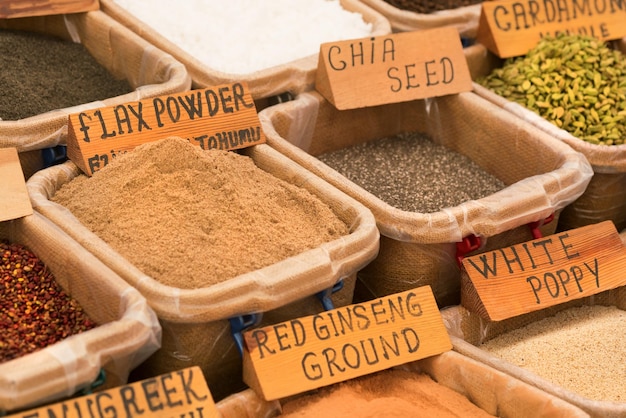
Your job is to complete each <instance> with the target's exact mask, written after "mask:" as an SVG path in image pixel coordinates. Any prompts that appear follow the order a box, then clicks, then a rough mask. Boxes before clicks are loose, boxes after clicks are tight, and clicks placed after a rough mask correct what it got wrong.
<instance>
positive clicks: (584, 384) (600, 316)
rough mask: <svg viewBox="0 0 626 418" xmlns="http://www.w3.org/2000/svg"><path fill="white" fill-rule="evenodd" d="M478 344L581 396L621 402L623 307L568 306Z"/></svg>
mask: <svg viewBox="0 0 626 418" xmlns="http://www.w3.org/2000/svg"><path fill="white" fill-rule="evenodd" d="M481 348H482V349H484V350H486V351H488V352H490V353H491V354H493V355H495V356H497V357H500V358H502V359H504V360H506V361H508V362H509V363H512V364H515V365H517V366H520V367H523V368H525V369H528V370H530V371H532V372H533V373H536V374H537V375H538V376H541V377H543V378H545V379H547V380H549V381H550V382H553V383H554V384H556V385H559V386H561V387H563V388H566V389H569V390H571V391H573V392H576V393H578V394H579V395H581V396H584V397H587V398H590V399H595V400H604V401H618V402H623V401H626V391H625V389H624V388H626V311H624V310H621V309H618V308H617V307H615V306H599V305H598V306H581V307H578V308H570V309H567V310H564V311H561V312H559V313H558V314H556V315H555V316H551V317H547V318H544V319H542V320H540V321H537V322H533V323H531V324H529V325H527V326H526V327H522V328H518V329H515V330H512V331H510V332H508V333H506V334H502V335H500V336H498V337H496V338H494V339H492V340H489V341H487V342H485V343H484V344H482V345H481Z"/></svg>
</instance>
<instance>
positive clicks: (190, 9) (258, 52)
mask: <svg viewBox="0 0 626 418" xmlns="http://www.w3.org/2000/svg"><path fill="white" fill-rule="evenodd" d="M115 3H117V4H119V6H121V7H123V8H124V9H125V10H127V11H128V12H130V13H131V14H133V15H134V16H135V17H136V18H137V19H140V20H141V21H143V22H144V23H146V24H147V25H149V26H150V27H151V28H153V29H155V30H156V31H157V32H158V33H160V34H161V35H163V36H164V37H165V38H167V39H168V40H170V41H172V42H173V43H174V44H175V45H176V46H177V47H179V48H181V49H182V50H184V51H186V52H187V53H189V54H191V55H192V56H193V57H195V58H196V59H198V60H199V61H200V62H202V63H203V64H206V65H207V66H208V67H210V68H211V69H213V70H217V71H222V72H225V73H230V74H248V73H252V72H255V71H259V70H263V69H266V68H271V67H274V66H277V65H282V64H285V63H288V62H291V61H294V60H297V59H300V58H304V57H307V56H310V55H316V54H318V53H319V48H320V44H322V43H324V42H332V41H341V40H346V39H354V38H362V37H365V36H369V35H370V34H371V32H372V25H371V24H370V23H367V22H365V21H364V20H363V16H362V15H361V14H359V13H355V12H351V11H348V10H346V9H344V8H343V7H342V6H341V3H340V2H339V0H272V1H258V0H186V1H184V2H178V3H176V2H171V1H169V0H115Z"/></svg>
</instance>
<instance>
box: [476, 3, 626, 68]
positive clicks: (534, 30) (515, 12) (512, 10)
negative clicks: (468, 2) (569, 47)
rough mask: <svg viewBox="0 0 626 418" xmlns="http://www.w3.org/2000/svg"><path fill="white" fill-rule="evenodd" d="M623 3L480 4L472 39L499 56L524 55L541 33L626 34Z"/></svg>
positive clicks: (604, 36)
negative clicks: (476, 29) (478, 18)
mask: <svg viewBox="0 0 626 418" xmlns="http://www.w3.org/2000/svg"><path fill="white" fill-rule="evenodd" d="M625 23H626V2H624V1H609V0H602V1H577V0H544V1H537V0H500V1H493V2H491V1H486V2H483V3H482V7H481V14H480V20H479V24H478V32H477V34H476V40H477V41H478V42H479V43H481V44H483V45H485V47H487V48H488V49H489V50H490V51H491V52H493V53H494V54H496V55H497V56H499V57H500V58H510V57H515V56H520V55H525V54H527V53H528V51H530V50H531V49H532V48H534V47H535V45H537V43H538V42H539V40H540V39H541V38H543V37H544V36H556V35H557V34H559V33H567V34H570V35H589V36H593V37H596V38H598V39H600V40H602V41H607V40H612V39H620V38H622V37H624V36H626V24H625Z"/></svg>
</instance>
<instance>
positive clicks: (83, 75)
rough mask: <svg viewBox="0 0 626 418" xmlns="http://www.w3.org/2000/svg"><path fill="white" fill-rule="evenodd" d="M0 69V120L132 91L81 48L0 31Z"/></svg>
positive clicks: (47, 38)
mask: <svg viewBox="0 0 626 418" xmlns="http://www.w3.org/2000/svg"><path fill="white" fill-rule="evenodd" d="M0 67H1V68H2V71H0V86H2V94H0V120H18V119H23V118H27V117H30V116H34V115H38V114H41V113H45V112H48V111H51V110H56V109H62V108H66V107H71V106H76V105H80V104H83V103H90V102H93V101H98V100H103V99H107V98H109V97H115V96H119V95H122V94H126V93H128V92H130V91H132V88H131V87H130V86H129V84H128V82H127V81H126V80H118V79H116V78H114V77H113V75H112V74H111V73H109V72H108V71H107V70H106V69H105V68H104V67H103V66H101V65H100V64H99V63H98V62H97V61H96V60H95V58H94V57H93V56H91V54H90V53H89V52H88V51H87V49H86V48H85V47H84V45H82V44H79V43H74V42H71V41H66V40H62V39H59V38H55V37H52V36H48V35H44V34H37V33H34V32H26V31H24V32H23V31H10V30H0Z"/></svg>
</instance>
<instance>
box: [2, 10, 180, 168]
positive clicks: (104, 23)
mask: <svg viewBox="0 0 626 418" xmlns="http://www.w3.org/2000/svg"><path fill="white" fill-rule="evenodd" d="M0 29H14V30H23V31H30V32H38V33H43V34H47V35H51V36H56V37H59V38H62V39H67V40H71V41H74V42H79V43H81V44H83V45H84V46H85V48H86V49H87V50H88V51H89V53H90V54H91V55H92V56H93V57H94V58H95V59H96V61H97V62H98V63H99V64H100V65H102V67H104V68H106V69H107V70H108V71H109V72H110V73H111V74H112V75H113V76H114V77H116V78H119V79H126V80H127V81H128V83H129V84H130V86H131V87H132V88H133V89H134V90H133V91H131V92H129V93H127V94H124V95H121V96H117V97H110V98H106V99H104V100H102V101H96V102H92V103H82V104H77V105H76V106H72V107H68V108H63V109H50V111H49V112H46V113H42V114H39V115H36V116H31V117H28V118H24V119H21V120H14V121H10V120H4V121H3V120H0V147H2V148H6V147H15V148H17V150H18V152H19V153H20V160H21V162H22V165H23V167H24V173H25V176H26V177H30V175H32V173H33V172H35V171H37V170H38V169H41V168H43V167H44V161H43V159H42V158H41V153H40V150H41V149H44V148H50V147H54V146H57V145H64V144H65V141H66V139H67V119H68V116H69V115H70V114H72V113H76V112H80V111H82V110H85V109H94V108H98V107H103V106H111V105H116V104H121V103H126V102H131V101H137V100H142V99H145V98H149V97H155V96H160V95H163V94H170V93H174V92H178V91H184V90H187V89H189V88H190V86H191V78H190V76H189V74H188V73H187V70H186V69H185V67H184V65H183V64H181V63H180V62H178V61H176V60H175V59H174V58H172V57H171V56H170V55H169V54H167V53H165V52H163V51H162V50H160V49H157V48H155V47H154V46H153V45H150V44H149V43H148V42H147V41H145V40H144V39H141V38H140V37H139V36H137V35H135V34H134V33H133V32H131V31H130V30H128V29H127V28H125V27H123V26H122V25H120V24H119V23H118V22H116V21H114V20H113V19H111V18H110V17H109V16H107V15H106V14H104V13H103V12H101V11H93V12H88V13H78V14H69V15H49V16H39V17H26V18H18V19H0Z"/></svg>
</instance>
